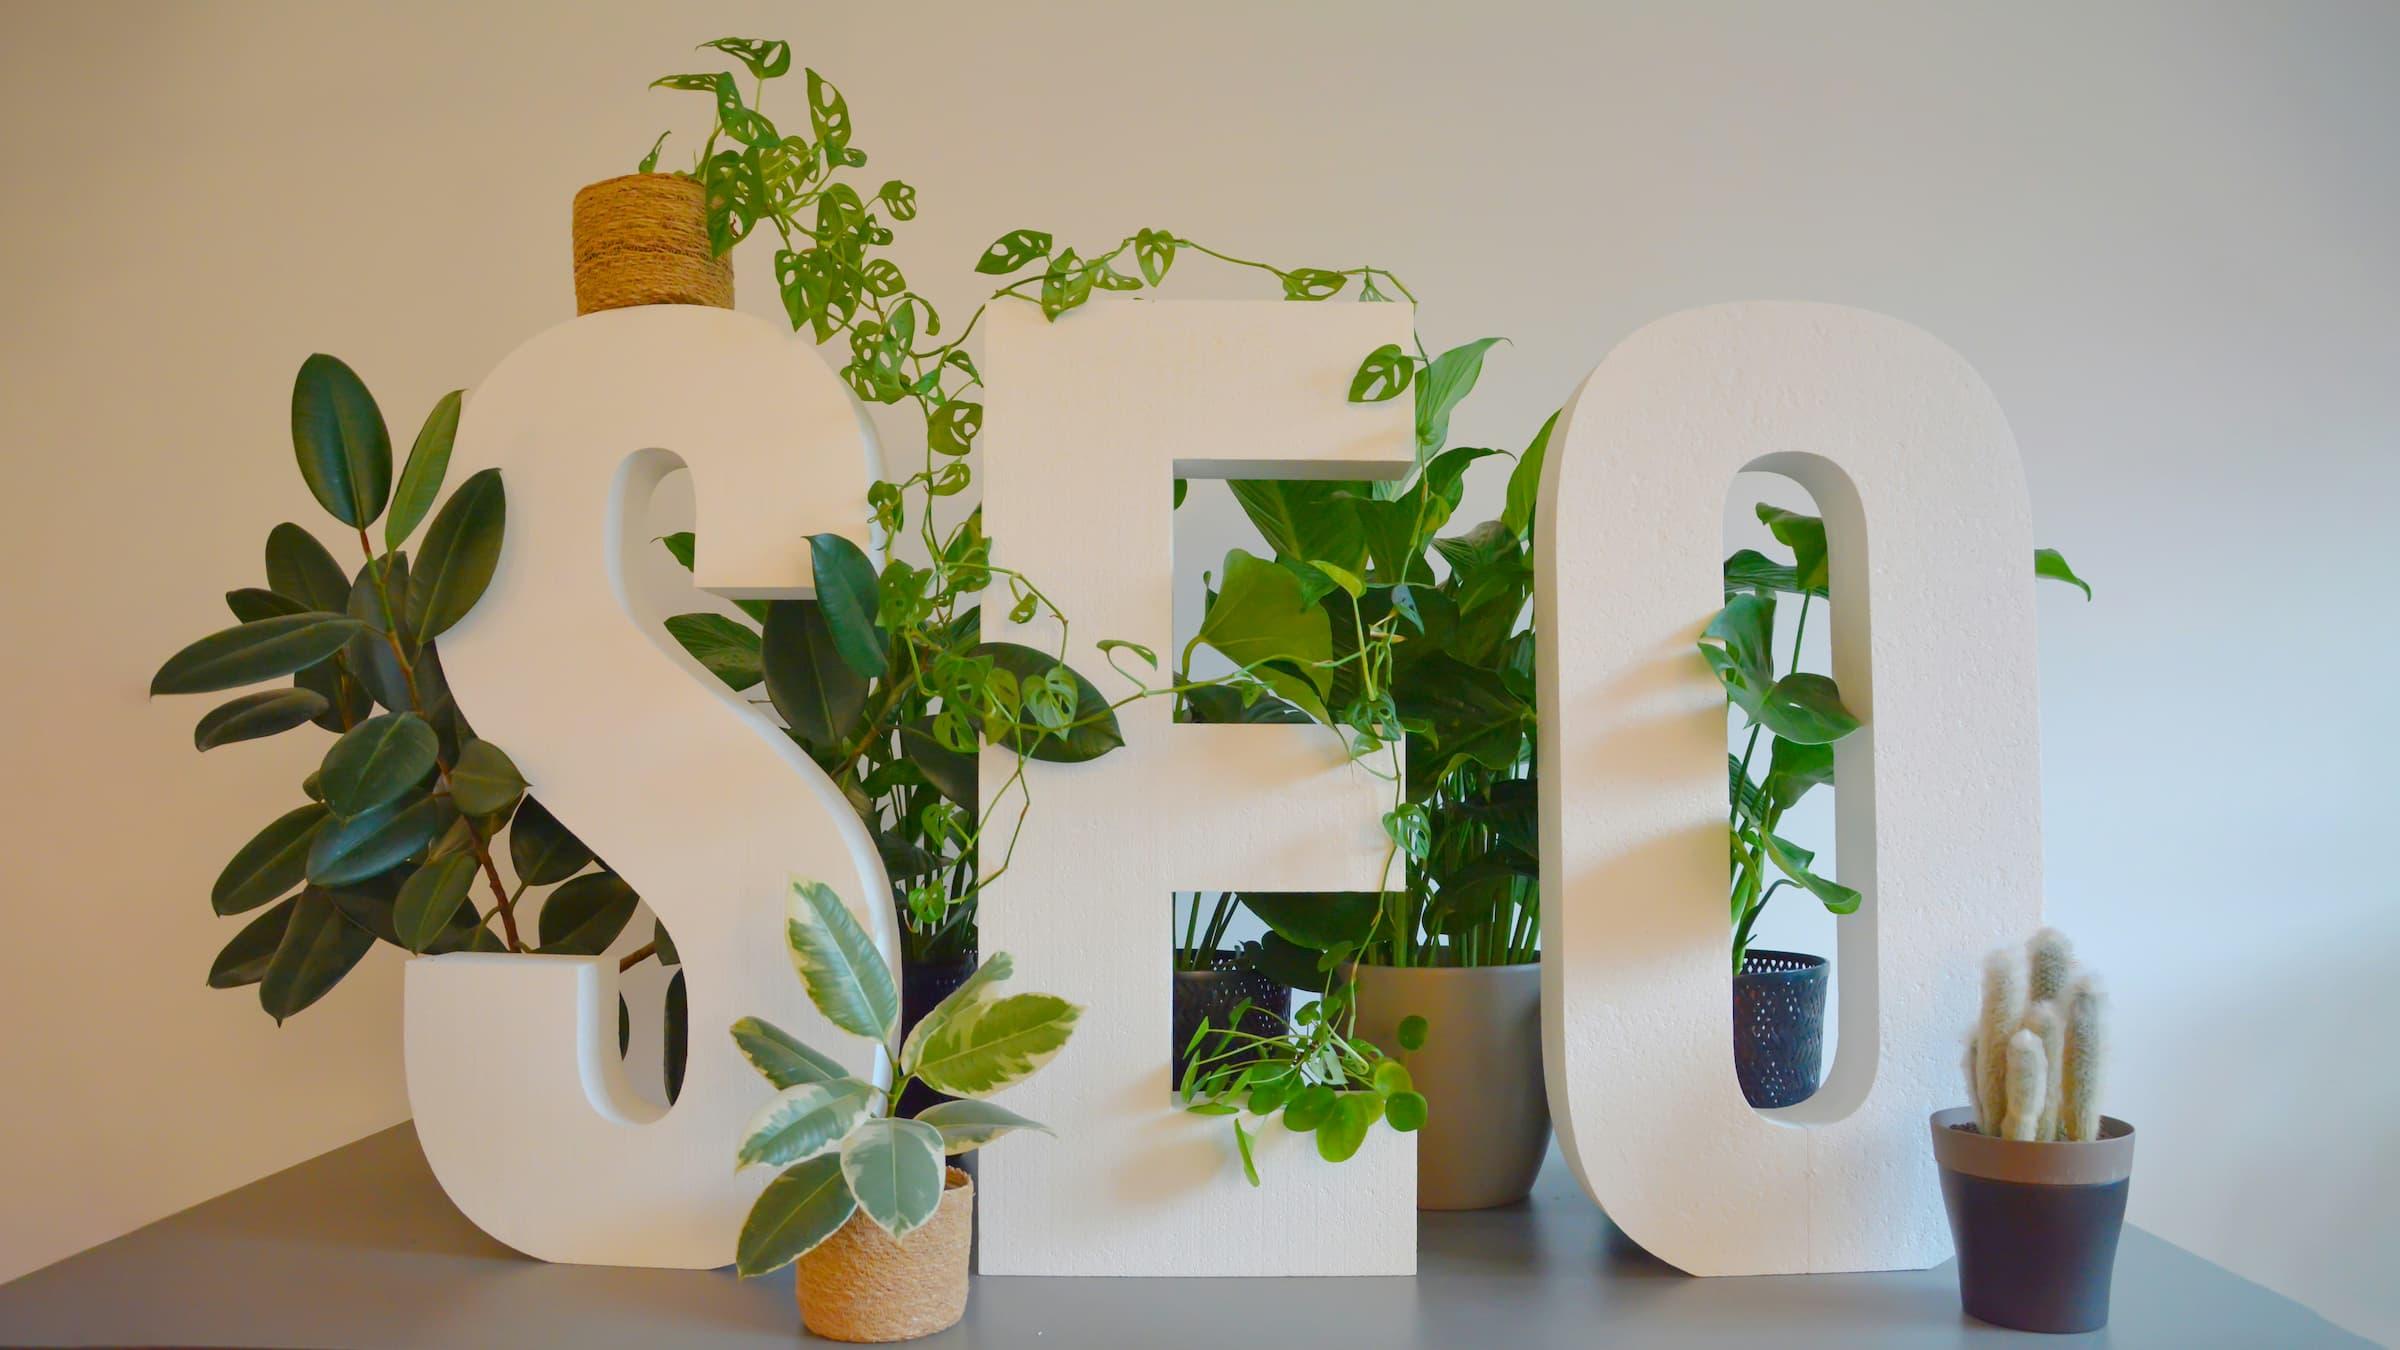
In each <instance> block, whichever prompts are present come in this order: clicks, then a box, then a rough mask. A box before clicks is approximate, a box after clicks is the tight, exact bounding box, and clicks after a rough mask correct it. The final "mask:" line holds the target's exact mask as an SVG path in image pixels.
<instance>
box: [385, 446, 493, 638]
mask: <svg viewBox="0 0 2400 1350" xmlns="http://www.w3.org/2000/svg"><path fill="white" fill-rule="evenodd" d="M507 529H508V492H507V489H505V488H504V487H502V486H501V484H500V471H499V470H498V469H485V470H483V471H482V472H480V473H477V474H475V475H473V476H472V477H470V478H468V479H467V481H465V482H463V483H461V484H459V485H458V490H457V491H456V492H453V493H451V494H450V500H449V501H447V502H444V503H443V504H442V509H441V510H440V511H439V512H437V513H435V515H434V517H433V524H431V525H429V526H427V527H426V529H425V544H424V547H423V548H421V549H419V550H418V552H417V568H416V572H415V574H414V576H413V577H412V578H411V579H410V582H409V587H408V614H407V619H406V627H407V630H408V636H409V638H410V639H411V640H412V641H414V642H416V643H418V644H420V645H422V644H424V643H427V642H430V641H432V640H433V639H435V638H437V637H439V636H441V635H442V634H443V633H445V632H447V631H449V629H450V626H451V625H452V624H455V623H457V622H458V621H459V620H460V619H463V618H465V617H466V616H467V611H468V610H471V609H473V608H474V607H475V602H476V601H477V600H480V599H482V598H483V588H484V587H485V586H487V585H489V584H491V580H492V571H493V569H494V568H496V567H498V566H499V565H500V544H501V540H502V538H503V536H504V535H505V534H506V533H507Z"/></svg>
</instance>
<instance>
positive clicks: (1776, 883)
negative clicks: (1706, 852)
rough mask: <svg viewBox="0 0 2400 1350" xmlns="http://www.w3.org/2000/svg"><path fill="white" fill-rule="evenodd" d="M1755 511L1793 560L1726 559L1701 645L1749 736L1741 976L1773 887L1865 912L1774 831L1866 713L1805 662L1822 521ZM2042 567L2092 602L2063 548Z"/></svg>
mask: <svg viewBox="0 0 2400 1350" xmlns="http://www.w3.org/2000/svg"><path fill="white" fill-rule="evenodd" d="M1756 509H1757V514H1758V519H1759V523H1761V524H1763V525H1765V526H1766V527H1767V531H1768V533H1770V534H1772V535H1773V536H1774V537H1775V540H1776V542H1777V543H1779V544H1782V545H1783V546H1784V547H1785V548H1787V549H1789V550H1791V553H1792V560H1791V561H1790V562H1788V563H1786V562H1778V561H1776V560H1775V559H1773V558H1769V557H1768V556H1766V555H1765V554H1763V553H1760V552H1759V551H1757V550H1756V549H1741V550H1739V551H1737V552H1735V553H1734V554H1733V555H1732V556H1730V557H1728V558H1726V560H1725V607H1724V608H1723V609H1721V610H1719V611H1717V613H1716V614H1715V615H1713V616H1711V617H1710V619H1709V621H1708V625H1707V627H1705V628H1704V629H1702V630H1701V634H1700V643H1699V647H1700V655H1701V657H1702V659H1704V660H1706V661H1707V662H1708V666H1709V669H1710V670H1711V671H1713V672H1714V673H1715V674H1716V677H1717V682H1718V683H1719V684H1721V685H1722V686H1724V689H1725V699H1726V702H1727V704H1728V705H1729V706H1730V707H1731V708H1732V709H1733V711H1734V712H1736V713H1738V714H1739V715H1740V718H1741V730H1740V732H1739V733H1737V734H1742V735H1744V738H1745V739H1744V743H1743V747H1742V752H1741V754H1740V755H1738V756H1735V755H1730V754H1729V755H1728V756H1727V757H1726V771H1727V800H1728V803H1729V807H1730V809H1729V811H1728V812H1727V816H1726V831H1727V833H1728V835H1729V837H1730V843H1731V854H1732V862H1733V879H1732V886H1731V892H1730V895H1729V897H1728V906H1729V909H1730V912H1731V914H1732V921H1733V968H1734V970H1735V972H1736V973H1739V972H1740V970H1741V969H1742V962H1743V959H1744V958H1745V957H1746V956H1747V955H1748V953H1749V949H1750V935H1751V932H1752V931H1753V930H1754V929H1755V928H1756V927H1757V924H1758V918H1759V915H1760V914H1761V913H1762V912H1763V911H1764V910H1765V909H1766V905H1767V901H1769V900H1770V899H1772V898H1774V895H1775V892H1777V891H1779V890H1782V889H1783V888H1785V887H1787V886H1791V887H1797V888H1798V889H1800V890H1802V891H1805V892H1806V893H1808V894H1809V895H1812V896H1815V897H1816V899H1817V901H1818V902H1819V903H1820V904H1822V905H1824V906H1825V908H1826V910H1827V911H1829V912H1831V913H1833V914H1837V915H1839V914H1851V913H1855V912H1857V910H1858V907H1859V905H1860V904H1861V903H1862V901H1863V899H1864V897H1862V896H1861V895H1860V894H1859V893H1858V892H1857V891H1856V890H1853V889H1852V888H1850V887H1848V886H1844V885H1842V884H1841V883H1840V882H1838V881H1834V880H1833V879H1831V878H1829V877H1826V876H1822V875H1820V874H1819V873H1817V872H1816V871H1815V870H1813V868H1812V866H1811V864H1812V863H1813V862H1814V861H1815V858H1814V855H1813V854H1811V853H1810V852H1809V851H1808V850H1806V849H1803V848H1801V847H1799V846H1798V845H1796V844H1794V843H1792V842H1791V841H1790V840H1788V839H1785V838H1783V837H1782V836H1780V835H1778V834H1776V833H1775V831H1776V829H1777V827H1778V826H1779V825H1780V824H1781V823H1782V821H1783V817H1784V814H1785V813H1786V812H1788V811H1790V810H1791V808H1792V807H1793V806H1794V805H1796V804H1798V803H1799V801H1800V799H1801V798H1803V797H1805V796H1807V795H1808V791H1809V789H1811V788H1815V787H1831V786H1833V774H1834V750H1833V746H1834V744H1835V743H1836V742H1838V741H1840V740H1842V739H1844V738H1845V737H1847V736H1849V735H1850V734H1851V733H1852V732H1854V731H1856V730H1858V727H1859V720H1858V718H1857V717H1856V716H1855V715H1853V714H1852V713H1851V712H1850V710H1849V709H1848V708H1847V707H1845V706H1843V704H1842V698H1841V690H1840V689H1839V688H1837V687H1836V686H1835V684H1834V682H1833V680H1832V679H1831V678H1829V677H1827V676H1825V675H1821V674H1818V673H1816V672H1813V671H1804V670H1800V669H1798V666H1799V664H1800V651H1801V640H1802V638H1803V637H1804V636H1806V634H1807V631H1808V616H1809V608H1810V606H1811V605H1813V604H1815V603H1816V602H1817V601H1819V600H1823V599H1825V598H1826V597H1827V596H1828V595H1829V594H1830V593H1831V585H1832V559H1831V551H1830V549H1829V547H1828V545H1827V542H1826V538H1825V522H1824V521H1823V520H1821V519H1819V518H1818V517H1816V516H1810V515H1803V514H1801V513H1800V512H1797V511H1787V510H1785V509H1783V508H1781V507H1776V506H1770V505H1768V504H1766V503H1764V502H1761V503H1759V504H1758V506H1757V508H1756ZM2034 575H2035V576H2036V577H2039V578H2048V579H2051V580H2057V581H2064V582H2067V583H2069V584H2071V585H2074V586H2076V587H2079V588H2081V589H2082V591H2083V593H2084V596H2085V598H2086V599H2089V598H2090V596H2091V587H2090V586H2088V585H2085V584H2084V581H2083V579H2082V578H2081V577H2078V576H2076V575H2075V573H2074V570H2073V569H2072V568H2070V567H2068V566H2067V561H2066V559H2065V558H2064V557H2062V556H2060V555H2059V553H2058V551H2057V550H2055V549H2037V550H2035V551H2034ZM1779 595H1797V596H1799V597H1800V613H1799V618H1798V621H1797V622H1796V623H1794V624H1793V628H1792V648H1791V658H1790V660H1789V661H1788V662H1787V663H1786V664H1785V672H1786V673H1784V674H1782V675H1780V676H1779V675H1777V673H1776V668H1775V652H1774V647H1775V611H1776V603H1777V597H1778V596H1779ZM1762 737H1763V738H1764V739H1765V740H1766V742H1767V751H1768V754H1767V767H1766V776H1765V778H1764V780H1763V781H1759V780H1754V779H1753V778H1752V776H1751V766H1752V764H1753V763H1755V762H1756V758H1757V753H1758V748H1759V741H1760V739H1761V738H1762ZM1770 874H1772V878H1770Z"/></svg>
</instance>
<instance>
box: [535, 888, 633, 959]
mask: <svg viewBox="0 0 2400 1350" xmlns="http://www.w3.org/2000/svg"><path fill="white" fill-rule="evenodd" d="M640 903H641V897H640V896H639V895H637V894H635V893H634V889H633V887H631V886H628V885H626V884H625V879H624V878H623V877H620V876H618V875H617V874H616V873H614V872H594V873H591V874H590V875H588V876H580V877H577V878H575V879H574V880H572V881H569V882H568V883H567V884H565V885H563V886H561V887H559V888H558V889H557V890H555V891H552V892H551V893H550V897H549V898H548V899H547V900H544V901H543V902H542V917H541V924H540V931H541V940H542V947H541V949H542V950H543V951H545V952H549V953H551V954H552V955H562V956H598V955H599V954H600V953H602V952H604V951H606V950H608V944H610V943H612V942H614V941H616V940H617V935H618V934H619V933H622V932H624V931H625V925H626V924H627V923H630V922H631V921H632V920H633V911H634V907H635V906H637V905H639V904H640Z"/></svg>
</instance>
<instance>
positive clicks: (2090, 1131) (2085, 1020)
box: [1932, 928, 2133, 1332]
mask: <svg viewBox="0 0 2400 1350" xmlns="http://www.w3.org/2000/svg"><path fill="white" fill-rule="evenodd" d="M2104 1015H2105V1003H2104V1000H2103V997H2102V994H2101V991H2100V986H2099V982H2098V981H2097V980H2096V979H2095V978H2094V977H2093V976H2091V975H2089V974H2087V973H2084V972H2083V971H2081V970H2079V969H2077V967H2076V965H2075V961H2074V956H2073V953H2072V952H2071V951H2070V950H2069V948H2068V945H2067V940H2066V938H2065V937H2063V936H2062V935H2060V934H2059V933H2058V932H2057V930H2055V929H2048V928H2045V929H2043V930H2042V931H2041V932H2039V933H2036V934H2035V935H2034V936H2033V939H2032V941H2030V942H2029V943H2027V944H2026V946H2025V947H2024V948H2023V949H2021V950H2020V949H2002V950H2000V951H1996V952H1993V953H1992V954H1991V955H1990V956H1989V957H1987V958H1986V959H1985V963H1984V970H1983V1003H1982V1010H1981V1013H1980V1015H1979V1016H1978V1018H1977V1020H1976V1024H1975V1027H1974V1030H1973V1032H1972V1033H1971V1034H1970V1035H1969V1037H1968V1041H1967V1058H1966V1072H1967V1096H1968V1100H1969V1101H1970V1102H1971V1103H1972V1105H1969V1106H1963V1107H1955V1108H1952V1109H1950V1110H1947V1111H1936V1112H1934V1114H1933V1122H1932V1125H1933V1155H1934V1160H1935V1162H1936V1164H1937V1165H1938V1166H1939V1167H1940V1169H1941V1174H1942V1201H1943V1204H1944V1206H1945V1208H1947V1209H1948V1211H1949V1215H1950V1234H1951V1238H1952V1240H1953V1241H1954V1242H1955V1243H1956V1244H1957V1247H1958V1291H1959V1298H1960V1301H1961V1302H1962V1303H1963V1304H1964V1305H1965V1308H1966V1311H1967V1314H1968V1315H1969V1316H1971V1317H1975V1318H1978V1319H1980V1320H1982V1321H1985V1322H1990V1323H1992V1324H1994V1325H1996V1326H2003V1327H2011V1328H2014V1329H2016V1330H2019V1331H2044V1332H2075V1331H2093V1330H2097V1329H2098V1328H2100V1327H2103V1326H2106V1325H2107V1324H2108V1294H2109V1283H2110V1275H2111V1273H2112V1272H2113V1271H2114V1269H2115V1265H2116V1254H2117V1237H2118V1234H2119V1233H2120V1231H2121V1230H2122V1229H2123V1226H2124V1221H2125V1198H2126V1192H2127V1189H2128V1187H2129V1186H2130V1185H2131V1184H2132V1175H2133V1127H2132V1126H2131V1125H2128V1124H2126V1123H2125V1122H2124V1121H2122V1120H2119V1119H2117V1118H2116V1117H2114V1116H2104V1115H2102V1114H2100V1101H2099V1095H2098V1094H2099V1085H2100V1070H2101V1065H2102V1061H2103V1055H2104V1047H2103V1045H2102V1032H2103V1026H2102V1019H2103V1017H2104Z"/></svg>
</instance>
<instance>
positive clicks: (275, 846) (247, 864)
mask: <svg viewBox="0 0 2400 1350" xmlns="http://www.w3.org/2000/svg"><path fill="white" fill-rule="evenodd" d="M332 815H333V813H332V812H330V811H327V810H326V809H325V808H324V807H322V806H319V805H317V804H316V803H315V802H310V803H309V804H308V805H306V806H302V807H298V808H296V809H294V810H290V811H286V812H284V813H283V814H282V815H280V816H277V817H276V818H275V820H274V821H273V822H272V823H271V824H269V825H268V826H267V827H266V828H265V829H263V830H260V831H259V832H258V834H257V836H256V837H254V838H253V839H251V841H250V842H249V843H247V844H244V845H242V847H241V851H240V852H238V853H236V854H234V855H233V860H232V861H231V862H228V863H226V864H225V870H223V871H222V872H219V873H218V874H217V884H216V885H215V886H214V887H212V888H211V889H210V891H209V896H208V899H209V904H210V906H211V907H212V908H214V909H215V910H216V911H217V913H219V914H240V913H243V912H245V911H248V910H253V909H256V908H258V907H259V906H260V905H263V904H265V903H267V902H268V901H270V900H273V899H275V898H276V897H278V896H280V895H283V894H284V893H286V892H288V891H289V890H291V889H292V888H293V887H294V886H297V885H299V884H300V883H301V881H302V880H304V879H306V877H307V875H308V852H309V848H310V846H311V845H312V844H314V843H315V842H316V835H317V831H318V829H319V827H321V826H322V825H324V823H325V822H326V821H327V820H329V819H331V818H332Z"/></svg>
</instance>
